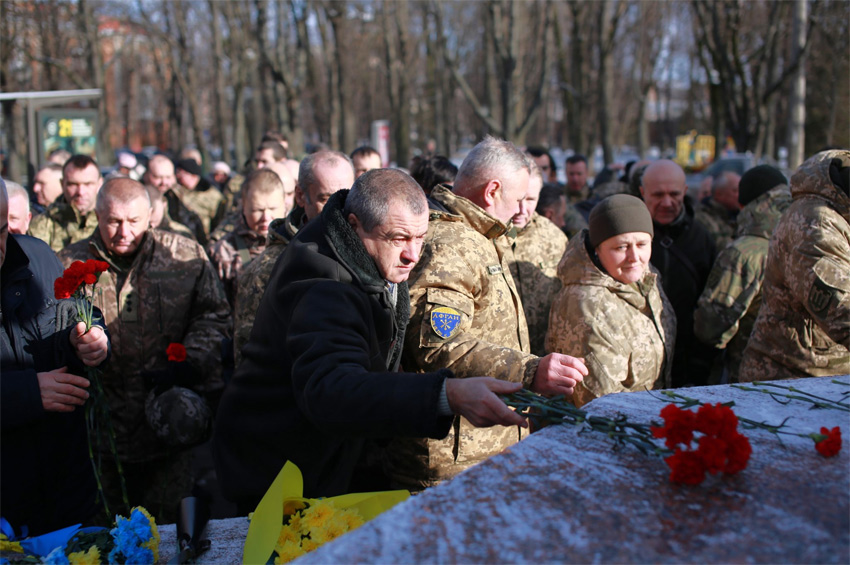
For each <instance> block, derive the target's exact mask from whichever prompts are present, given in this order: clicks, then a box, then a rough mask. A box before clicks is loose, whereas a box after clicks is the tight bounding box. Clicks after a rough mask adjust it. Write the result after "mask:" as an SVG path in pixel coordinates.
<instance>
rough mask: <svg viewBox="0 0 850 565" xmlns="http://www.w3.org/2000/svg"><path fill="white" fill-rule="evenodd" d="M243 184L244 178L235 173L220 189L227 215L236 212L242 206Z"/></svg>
mask: <svg viewBox="0 0 850 565" xmlns="http://www.w3.org/2000/svg"><path fill="white" fill-rule="evenodd" d="M243 182H245V177H243V176H242V175H240V174H239V173H236V174H235V175H233V176H232V177H230V178H229V179H227V182H225V183H224V186H223V187H221V193H222V195H223V196H224V201H225V209H226V211H227V213H228V214H229V213H231V212H236V211H238V210H239V207H240V205H241V204H242V198H241V193H242V183H243Z"/></svg>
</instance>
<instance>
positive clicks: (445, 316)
mask: <svg viewBox="0 0 850 565" xmlns="http://www.w3.org/2000/svg"><path fill="white" fill-rule="evenodd" d="M431 328H433V330H434V333H436V334H437V335H438V336H440V337H441V338H443V339H449V338H452V337H454V336H455V334H457V332H458V330H459V329H460V312H458V311H457V310H455V309H454V308H448V307H446V306H439V307H437V308H434V309H433V310H431Z"/></svg>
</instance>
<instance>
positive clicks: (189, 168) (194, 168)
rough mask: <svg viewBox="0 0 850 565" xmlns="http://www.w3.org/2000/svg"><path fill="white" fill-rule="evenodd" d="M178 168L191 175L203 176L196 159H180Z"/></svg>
mask: <svg viewBox="0 0 850 565" xmlns="http://www.w3.org/2000/svg"><path fill="white" fill-rule="evenodd" d="M177 168H178V169H183V170H184V171H186V172H187V173H189V174H192V175H197V176H201V166H200V165H199V164H198V162H197V161H195V160H194V159H180V160H179V161H177Z"/></svg>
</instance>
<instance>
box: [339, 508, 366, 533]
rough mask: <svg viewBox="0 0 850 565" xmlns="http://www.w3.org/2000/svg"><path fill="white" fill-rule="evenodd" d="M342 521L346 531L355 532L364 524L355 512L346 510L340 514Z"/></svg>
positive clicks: (361, 517)
mask: <svg viewBox="0 0 850 565" xmlns="http://www.w3.org/2000/svg"><path fill="white" fill-rule="evenodd" d="M342 519H343V520H344V521H345V525H346V527H347V528H348V531H351V530H355V529H357V528H359V527H360V526H362V525H363V524H365V523H366V521H365V520H364V519H363V516H361V515H360V513H359V512H358V511H357V510H351V509H349V510H346V511H345V512H343V513H342Z"/></svg>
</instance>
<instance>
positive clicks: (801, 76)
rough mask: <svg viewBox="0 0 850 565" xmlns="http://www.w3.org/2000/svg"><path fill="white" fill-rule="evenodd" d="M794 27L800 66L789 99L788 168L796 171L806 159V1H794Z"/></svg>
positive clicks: (796, 55) (793, 52) (794, 44)
mask: <svg viewBox="0 0 850 565" xmlns="http://www.w3.org/2000/svg"><path fill="white" fill-rule="evenodd" d="M793 15H794V20H793V21H794V26H793V32H792V47H791V48H792V55H791V57H792V58H800V59H801V61H800V64H799V65H798V66H797V70H796V72H795V73H794V75H793V77H792V79H791V96H790V97H789V99H788V135H787V140H786V145H787V146H788V167H789V168H791V169H792V170H793V169H796V168H797V167H799V166H800V165H802V164H803V161H804V160H805V158H806V65H805V53H804V50H805V46H806V20H807V19H808V15H807V4H806V0H794V7H793Z"/></svg>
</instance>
